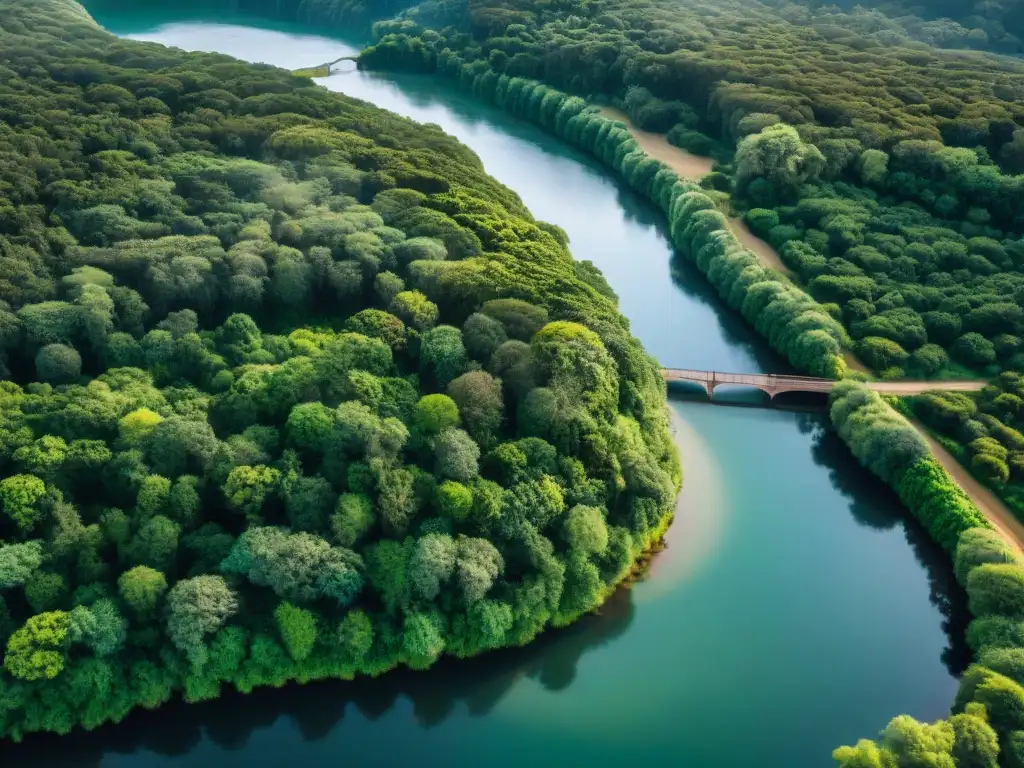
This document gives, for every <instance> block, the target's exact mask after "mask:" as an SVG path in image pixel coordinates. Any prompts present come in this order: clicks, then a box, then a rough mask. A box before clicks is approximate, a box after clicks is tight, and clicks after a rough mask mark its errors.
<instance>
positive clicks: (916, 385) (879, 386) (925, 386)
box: [867, 379, 988, 395]
mask: <svg viewBox="0 0 1024 768" xmlns="http://www.w3.org/2000/svg"><path fill="white" fill-rule="evenodd" d="M867 385H868V388H869V389H873V390H875V392H878V393H880V394H883V395H920V394H921V393H922V392H931V391H932V390H936V389H941V390H947V391H950V392H977V391H978V390H980V389H983V388H984V387H986V386H988V382H987V381H984V380H983V379H957V380H949V381H869V382H867Z"/></svg>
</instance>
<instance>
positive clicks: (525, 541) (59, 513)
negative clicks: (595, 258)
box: [0, 0, 680, 738]
mask: <svg viewBox="0 0 1024 768" xmlns="http://www.w3.org/2000/svg"><path fill="white" fill-rule="evenodd" d="M0 72H2V77H0V352H2V354H0V361H2V365H3V378H4V379H5V380H4V381H2V382H0V537H2V542H0V598H2V599H0V645H2V647H3V648H4V649H5V652H4V655H3V667H2V672H0V733H2V734H3V735H4V736H6V737H9V738H20V737H21V736H22V735H23V734H24V733H26V732H30V731H38V730H48V731H55V732H60V733H63V732H67V731H68V730H69V729H71V728H72V727H74V726H76V725H82V726H84V727H87V728H92V727H95V726H97V725H99V724H101V723H104V722H107V721H117V720H119V719H121V718H123V717H124V716H125V715H126V714H127V713H128V712H129V711H130V710H131V709H132V708H134V707H138V706H142V707H147V708H152V707H156V706H158V705H160V704H161V703H162V702H165V701H167V700H168V699H169V698H170V697H171V696H173V695H175V694H176V693H178V692H181V693H182V694H183V695H184V697H185V698H186V699H187V700H189V701H198V700H202V699H209V698H212V697H216V696H217V695H218V693H219V691H220V689H221V687H222V686H224V685H230V686H234V687H236V688H238V689H240V690H242V691H248V690H251V689H252V688H254V687H256V686H261V685H281V684H283V683H284V682H286V681H288V680H293V679H297V680H300V681H307V680H312V679H317V678H324V677H341V678H349V677H352V676H354V675H356V674H378V673H380V672H383V671H384V670H387V669H389V668H391V667H393V666H395V665H398V664H406V665H409V666H411V667H414V668H423V667H427V666H429V665H430V664H432V663H433V662H434V661H435V660H436V659H437V658H438V657H439V656H440V655H441V654H442V653H448V654H453V655H456V656H468V655H472V654H476V653H479V652H481V651H484V650H488V649H491V648H496V647H499V646H504V645H518V644H523V643H527V642H529V641H530V640H531V639H532V638H533V637H535V636H536V635H537V634H538V633H539V632H541V631H543V630H544V628H545V627H548V626H551V625H554V626H558V625H563V624H567V623H569V622H571V621H573V620H574V619H576V618H577V617H579V616H580V615H582V614H583V613H585V612H587V611H589V610H591V609H592V608H594V607H595V606H597V605H598V604H600V603H601V601H602V600H603V599H604V598H605V596H606V595H607V594H608V592H609V590H610V589H611V588H612V587H613V586H614V585H615V584H617V583H618V582H620V581H621V580H622V579H623V578H624V577H626V576H627V575H628V573H629V571H630V569H631V567H632V564H633V563H634V561H635V559H636V558H637V557H638V555H640V554H641V552H642V551H643V550H644V549H645V548H646V547H648V546H649V545H650V544H651V543H652V542H653V541H654V540H655V539H656V538H658V537H659V536H660V533H661V531H662V530H663V529H664V526H665V525H666V524H667V521H668V519H669V517H670V514H671V509H672V507H673V504H674V497H675V492H676V490H677V488H678V484H679V480H680V471H679V465H678V459H677V457H676V454H675V451H674V448H673V445H672V443H671V440H670V437H669V433H668V429H667V420H666V415H665V410H664V393H665V391H664V383H663V382H662V380H661V378H660V376H659V373H658V369H657V365H656V364H655V362H654V361H653V360H652V359H650V358H649V357H648V356H647V355H646V354H645V353H644V351H643V349H642V348H641V347H640V345H639V344H638V342H637V341H636V340H635V339H633V338H632V337H631V336H630V334H629V331H628V327H627V324H626V322H625V320H624V319H623V318H622V317H621V316H620V315H619V314H618V311H617V308H616V305H615V299H614V294H612V293H611V291H610V290H609V289H608V287H607V284H606V283H605V282H604V280H603V278H601V277H600V275H599V273H597V272H596V271H595V270H594V269H593V267H592V266H589V265H584V264H576V263H574V262H573V261H572V259H571V257H570V256H569V254H568V251H567V250H566V248H565V236H564V234H563V233H562V232H560V231H559V230H558V229H557V228H554V227H551V226H548V225H545V224H539V223H537V222H535V221H534V220H533V219H532V218H531V216H530V215H529V213H528V212H527V211H526V210H525V209H524V208H523V206H522V204H521V203H520V201H519V200H518V198H517V197H516V196H515V195H514V194H513V193H512V192H510V191H509V190H507V189H505V188H503V187H501V186H500V185H498V184H497V183H496V182H494V181H493V180H491V179H490V178H489V177H488V176H487V175H486V174H485V173H484V171H483V169H482V167H481V165H480V163H479V160H478V159H477V158H476V157H475V156H474V155H472V153H470V152H469V151H468V150H467V149H466V148H464V147H462V146H461V145H459V144H458V143H457V142H456V141H454V140H453V139H451V138H450V137H447V136H445V135H444V134H443V133H441V132H440V131H439V130H438V129H437V128H431V127H429V126H422V125H416V124H414V123H412V122H410V121H406V120H403V119H400V118H397V117H395V116H393V115H390V114H388V113H385V112H383V111H381V110H378V109H376V108H374V107H372V106H370V105H368V104H365V103H362V102H358V101H353V100H350V99H346V98H344V97H341V96H338V95H335V94H331V93H328V92H327V91H325V90H323V89H320V88H316V87H314V86H313V84H312V83H311V82H310V81H309V80H307V79H305V78H302V77H297V76H295V75H292V74H290V73H287V72H284V71H281V70H277V69H274V68H270V67H257V66H250V65H246V64H242V63H240V62H237V61H235V60H233V59H229V58H227V57H223V56H217V55H202V54H185V53H182V52H180V51H174V50H168V49H165V48H162V47H160V46H154V45H147V44H140V43H134V42H128V41H120V40H117V39H115V38H113V37H112V36H110V35H108V34H107V33H105V32H103V31H102V30H100V29H99V28H98V27H97V26H96V25H95V24H94V23H93V22H92V20H91V19H90V18H89V17H88V16H87V15H86V14H85V13H84V12H83V11H82V9H81V8H80V7H79V6H77V5H75V4H73V3H71V2H68V1H67V0H40V2H34V3H24V2H19V1H17V0H0Z"/></svg>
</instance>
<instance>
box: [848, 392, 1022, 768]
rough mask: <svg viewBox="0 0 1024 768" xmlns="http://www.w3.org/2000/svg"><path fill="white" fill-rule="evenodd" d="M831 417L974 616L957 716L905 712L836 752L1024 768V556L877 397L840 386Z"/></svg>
mask: <svg viewBox="0 0 1024 768" xmlns="http://www.w3.org/2000/svg"><path fill="white" fill-rule="evenodd" d="M830 416H831V419H832V423H833V425H834V426H835V429H836V431H837V432H838V433H839V435H840V437H842V439H843V440H844V441H845V442H846V443H847V445H849V447H850V449H851V450H852V451H853V453H854V455H855V456H856V457H857V459H858V460H859V461H860V462H861V463H862V464H863V465H864V466H865V467H867V468H868V469H870V470H871V471H872V472H874V473H875V474H876V475H878V476H879V477H880V478H882V479H883V480H884V481H885V482H886V483H888V484H889V485H890V486H892V487H893V488H894V489H895V490H896V491H897V493H898V494H899V496H900V499H901V500H902V501H903V503H904V505H905V506H906V507H907V509H909V510H910V512H911V513H912V514H913V515H914V516H915V517H916V518H917V519H918V520H919V521H920V522H921V523H922V524H923V525H924V526H925V528H926V529H927V531H928V533H929V535H930V536H931V537H932V538H933V539H934V540H935V541H936V542H938V543H939V544H940V545H942V547H943V548H944V549H945V550H946V551H947V552H949V553H950V556H951V557H952V558H953V561H954V571H955V574H956V578H957V581H958V582H959V583H960V584H961V585H962V586H963V587H964V588H965V589H966V590H967V594H968V597H969V600H970V603H969V604H970V610H971V613H972V614H973V616H974V618H973V620H972V621H971V624H970V626H969V627H968V630H967V642H968V644H969V645H970V647H971V650H972V651H973V653H974V657H975V663H974V664H973V665H972V666H971V667H970V668H969V669H968V670H967V672H966V673H965V674H964V676H963V678H962V680H961V683H960V690H959V692H958V693H957V696H956V700H955V701H954V703H953V714H952V715H951V716H950V717H949V718H948V719H946V720H940V721H938V722H936V723H930V724H928V723H920V722H917V721H916V720H914V719H913V718H911V717H908V716H906V715H901V716H899V717H896V718H894V719H893V720H892V721H891V722H890V723H889V725H888V726H887V727H886V728H885V729H884V730H883V731H882V732H881V734H880V735H879V738H878V740H877V741H871V740H868V739H863V740H861V741H859V742H858V743H857V744H856V745H854V746H844V747H840V748H839V749H837V750H836V751H835V753H834V757H835V758H836V760H837V762H838V763H839V764H840V765H841V766H843V767H844V768H863V767H864V766H868V767H871V768H903V767H904V766H907V767H908V768H909V767H910V766H921V765H928V766H947V767H948V768H953V767H954V766H956V767H957V768H967V767H970V768H996V766H997V765H1001V766H1004V768H1017V767H1018V766H1022V765H1024V560H1022V557H1021V553H1020V551H1019V550H1017V549H1016V548H1015V547H1013V546H1011V545H1010V544H1009V543H1008V542H1007V541H1006V540H1005V539H1004V538H1003V537H1002V536H1001V535H1000V534H998V533H996V532H995V531H993V530H992V529H991V527H990V526H989V525H988V523H987V522H986V521H985V518H984V516H983V515H982V513H981V512H980V511H979V510H978V508H977V507H976V506H975V505H974V504H973V503H972V502H971V500H970V499H969V498H968V497H967V495H966V494H965V493H964V492H963V491H962V490H961V489H960V487H959V486H958V485H957V484H956V483H955V482H954V481H953V479H952V478H951V477H950V476H949V474H948V473H947V472H946V470H945V469H943V468H942V466H941V465H939V463H938V462H937V461H936V460H935V459H934V458H933V457H932V456H931V455H930V454H929V451H928V446H927V444H926V443H925V441H924V439H923V438H922V437H921V435H920V434H919V433H918V431H917V430H916V429H915V428H914V426H913V425H912V424H911V423H910V422H909V421H907V419H905V418H904V417H903V416H902V415H900V414H899V413H898V412H897V411H896V410H895V409H893V408H892V407H890V406H889V404H888V403H887V402H886V401H885V400H884V399H883V398H882V397H881V396H880V395H878V394H877V393H875V392H872V391H871V390H869V389H868V388H867V387H865V386H863V385H861V384H858V383H856V382H852V381H845V382H841V383H839V384H838V385H836V387H835V389H834V390H833V393H832V395H831V398H830Z"/></svg>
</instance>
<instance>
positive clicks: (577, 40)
mask: <svg viewBox="0 0 1024 768" xmlns="http://www.w3.org/2000/svg"><path fill="white" fill-rule="evenodd" d="M433 7H434V6H432V5H431V4H429V3H425V4H424V5H422V6H420V7H419V8H418V9H416V10H414V11H410V12H409V13H408V14H407V18H405V19H403V20H400V21H389V22H382V23H380V24H378V25H376V27H375V33H376V36H377V42H376V44H375V45H374V46H372V47H370V48H369V49H367V50H366V51H365V52H364V54H363V56H362V57H361V65H362V66H367V67H377V68H398V69H409V70H414V71H425V72H439V73H443V74H447V75H449V76H456V77H459V78H460V79H461V80H462V81H463V83H464V84H466V80H467V78H470V79H471V82H472V87H473V89H474V92H479V93H481V95H483V96H484V97H486V98H491V99H492V100H494V101H496V102H498V103H501V102H502V101H504V90H506V88H507V86H505V85H498V82H499V81H501V79H502V78H506V79H512V80H518V78H526V79H529V80H531V81H533V80H536V81H541V82H544V83H545V84H547V85H549V86H553V87H555V88H559V89H562V90H564V91H566V92H568V93H575V94H578V95H580V96H582V97H585V98H590V99H591V100H597V101H612V102H613V103H615V104H617V105H619V106H621V107H623V108H624V109H625V110H626V111H627V112H628V113H629V115H630V117H631V119H632V120H633V121H634V122H635V123H636V124H637V125H638V126H640V127H641V128H646V129H649V130H654V131H662V132H667V133H668V138H669V141H671V142H673V143H675V144H677V145H678V146H680V147H682V148H684V149H687V150H690V151H692V152H696V153H698V154H711V155H714V156H716V157H718V158H719V159H720V160H721V161H722V164H721V165H720V166H719V167H718V168H717V169H716V171H715V172H713V173H711V174H710V175H709V176H707V177H705V178H704V179H703V180H702V185H703V187H704V188H705V190H706V192H707V194H708V195H709V197H711V198H712V199H713V200H715V202H716V203H718V205H719V206H720V207H723V208H725V207H726V206H728V205H730V204H731V206H732V207H733V209H734V210H735V211H736V212H741V213H743V214H744V215H745V217H746V219H747V222H748V223H749V224H750V226H751V227H752V229H753V230H754V231H755V232H756V233H758V234H760V235H762V236H763V237H764V238H765V239H767V240H768V241H769V242H770V243H771V244H772V245H774V246H775V247H776V248H777V249H778V250H779V251H780V254H781V256H782V259H783V260H784V262H785V263H786V264H787V266H789V267H790V268H791V269H792V271H793V272H794V274H795V275H796V277H797V279H798V280H799V282H800V283H801V285H802V286H803V287H804V288H805V289H806V290H807V291H809V292H810V294H811V295H812V296H813V297H814V298H815V299H816V300H817V301H819V302H821V303H822V304H823V305H824V307H825V309H826V310H827V311H828V312H829V314H830V315H832V316H833V317H834V318H836V319H838V320H840V321H841V322H842V324H843V326H844V328H845V329H846V331H847V332H848V334H849V336H850V337H852V339H853V340H854V342H855V349H856V351H857V353H858V355H859V357H861V358H862V359H863V360H864V361H865V362H866V363H867V364H868V365H869V366H870V367H872V368H873V369H874V370H875V371H877V372H878V373H880V374H882V375H884V376H885V377H889V378H897V377H901V376H904V375H913V376H917V377H948V376H963V375H979V374H980V375H986V376H991V375H995V374H997V373H998V372H999V371H1001V370H1003V369H1024V345H1022V342H1021V334H1024V325H1022V323H1024V315H1022V313H1021V310H1020V308H1019V306H1018V305H1019V303H1020V297H1021V295H1022V294H1024V241H1022V240H1021V234H1022V233H1024V208H1022V207H1021V206H1022V202H1021V201H1022V200H1024V186H1022V184H1024V181H1022V179H1024V177H1022V176H1020V175H1017V174H1019V173H1020V172H1021V171H1024V127H1022V126H1024V110H1022V107H1021V104H1022V103H1024V100H1022V96H1024V63H1020V62H1017V61H1014V60H1009V59H997V58H994V57H988V56H982V55H974V54H972V55H965V54H951V53H946V52H942V51H936V50H931V49H929V48H927V47H925V46H921V45H917V46H915V47H900V46H898V45H897V46H893V45H888V44H882V43H881V42H878V41H875V42H872V41H870V40H858V39H852V38H851V37H849V36H842V35H839V36H837V35H836V34H827V30H825V29H823V28H821V27H817V26H813V25H811V26H808V25H806V24H802V23H800V22H799V20H787V18H786V17H785V16H780V15H779V14H778V9H776V8H773V7H768V6H762V5H759V4H749V3H743V4H742V5H740V4H734V3H730V2H728V0H721V1H720V2H716V3H710V4H699V5H690V4H686V3H678V2H669V0H654V1H650V0H646V1H645V2H637V1H636V0H628V1H627V0H607V1H604V2H597V3H587V4H581V5H576V4H565V5H563V6H558V7H551V6H548V5H543V6H536V5H533V4H525V3H523V4H519V5H511V6H510V5H509V4H507V3H503V4H501V5H497V4H495V5H491V4H488V3H486V2H472V3H469V4H468V6H466V7H464V8H462V7H461V6H459V5H458V4H457V3H453V4H451V6H450V7H448V12H447V13H446V14H441V15H439V14H437V13H433V14H432V15H431V14H429V13H427V11H428V10H430V9H431V8H433ZM459 8H461V9H462V10H461V13H458V12H456V11H457V10H458V9H459ZM435 10H436V9H435ZM804 10H806V9H804ZM808 13H810V12H809V11H808ZM435 17H436V18H443V19H444V20H446V21H450V22H452V25H451V26H448V27H446V28H444V29H443V30H441V31H436V30H433V29H429V28H425V27H424V26H422V25H421V24H419V23H417V22H426V21H429V20H431V19H435ZM826 26H827V25H826ZM836 29H838V28H836ZM833 31H835V30H833ZM851 34H852V33H851ZM853 37H854V38H855V37H856V36H855V35H854V36H853ZM502 82H504V81H502ZM517 111H518V112H519V113H528V112H529V110H524V109H518V110H517ZM527 116H531V117H532V115H529V114H527ZM542 122H543V120H542ZM584 143H586V142H584ZM730 148H735V154H734V155H733V153H732V150H731V149H730Z"/></svg>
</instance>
